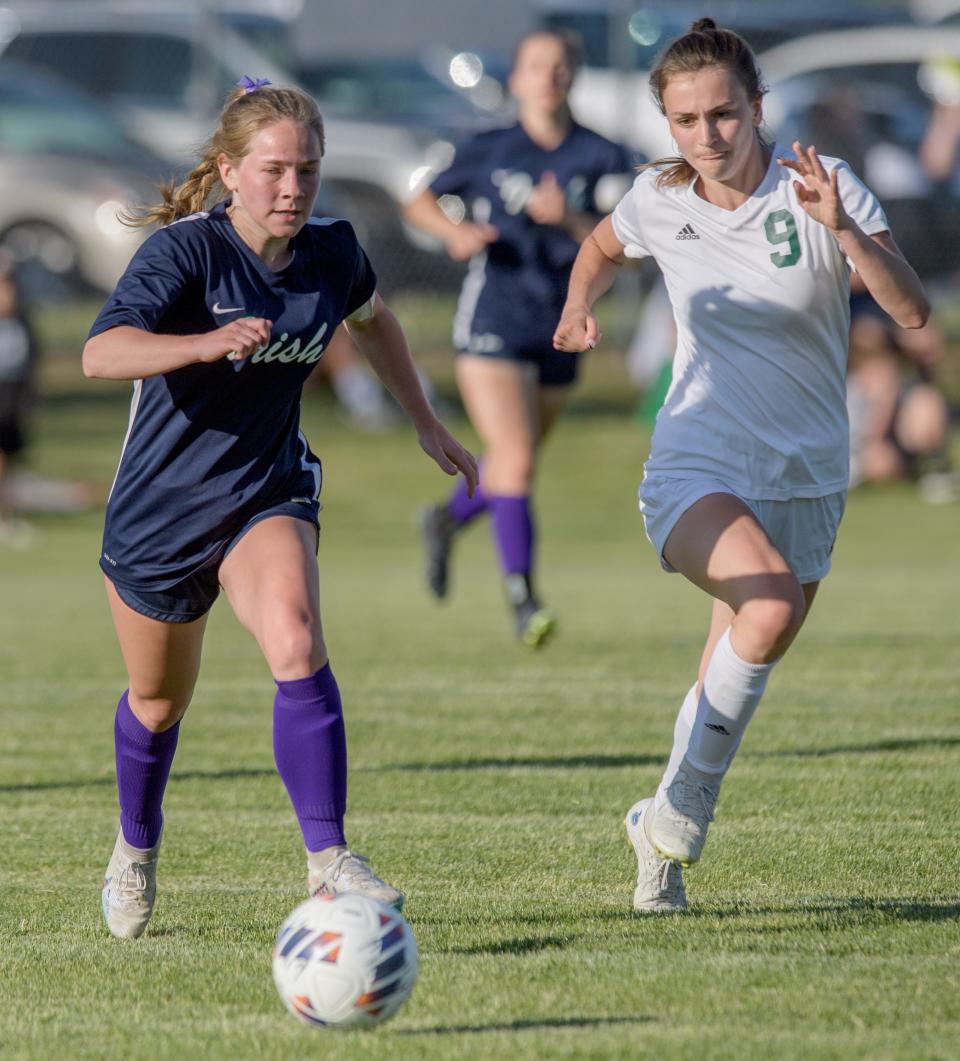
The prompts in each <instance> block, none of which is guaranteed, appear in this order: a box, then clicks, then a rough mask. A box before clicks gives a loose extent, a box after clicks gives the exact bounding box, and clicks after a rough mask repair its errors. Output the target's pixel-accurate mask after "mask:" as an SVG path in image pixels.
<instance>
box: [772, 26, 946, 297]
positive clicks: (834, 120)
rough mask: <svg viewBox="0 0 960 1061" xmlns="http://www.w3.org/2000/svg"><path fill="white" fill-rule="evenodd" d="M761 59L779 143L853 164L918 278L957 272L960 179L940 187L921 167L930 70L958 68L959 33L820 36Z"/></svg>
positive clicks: (887, 30) (895, 30)
mask: <svg viewBox="0 0 960 1061" xmlns="http://www.w3.org/2000/svg"><path fill="white" fill-rule="evenodd" d="M759 58H760V63H761V68H762V69H763V71H764V74H765V76H766V78H767V80H768V82H769V84H770V92H769V94H768V95H767V98H766V100H765V101H764V114H765V117H766V121H767V124H768V125H769V126H770V128H771V129H773V130H775V131H776V133H777V135H778V139H779V140H780V141H781V142H783V143H790V142H791V141H792V140H793V139H794V138H796V137H799V138H800V139H802V140H804V141H806V142H812V143H815V144H816V146H817V148H818V150H820V151H821V152H822V153H823V154H826V155H837V156H840V157H842V158H845V159H847V161H849V162H850V164H851V165H852V166H853V168H854V170H855V171H856V172H858V173H859V175H860V176H861V177H863V179H864V180H865V181H866V183H867V184H868V185H869V186H870V187H871V188H872V189H873V191H874V192H875V193H876V194H877V195H878V196H879V198H880V200H881V202H882V203H883V205H884V208H885V210H886V211H887V215H888V217H889V218H890V223H891V227H892V229H893V232H894V236H895V237H896V239H897V242H898V243H899V244H900V246H901V248H902V249H903V251H904V253H905V254H906V256H907V257H908V258H909V260H910V261H911V263H912V264H913V265H914V267H915V268H916V269H917V270H918V272H920V273H921V275H923V276H927V277H932V276H936V275H939V274H945V273H950V272H954V271H956V270H958V269H960V179H954V180H953V181H952V182H948V183H946V184H943V183H939V184H938V183H937V182H934V181H932V180H931V179H930V177H929V176H928V175H927V174H926V173H925V172H924V170H923V167H922V165H921V163H920V160H919V148H920V143H921V141H922V139H923V136H924V134H925V132H926V129H927V123H928V120H929V116H930V112H931V108H932V105H933V103H932V99H931V96H930V94H929V92H928V89H929V88H930V87H931V86H930V85H929V84H928V74H929V70H930V67H929V65H928V64H929V63H930V61H931V60H933V59H941V60H942V59H943V58H947V59H953V60H954V61H958V60H960V27H953V26H937V27H936V28H934V27H920V26H913V27H889V26H877V27H873V28H870V29H858V30H842V31H837V32H834V33H820V34H815V35H813V36H810V37H804V38H801V39H799V40H796V41H792V42H790V43H788V44H784V45H781V46H780V47H778V48H773V49H771V50H770V51H768V52H765V53H763V54H762V55H761V56H760V57H759Z"/></svg>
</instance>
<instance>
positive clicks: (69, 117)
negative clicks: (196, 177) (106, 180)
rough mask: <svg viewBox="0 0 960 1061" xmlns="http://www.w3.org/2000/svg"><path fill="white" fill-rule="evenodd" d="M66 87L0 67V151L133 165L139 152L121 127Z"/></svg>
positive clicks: (141, 153) (21, 70)
mask: <svg viewBox="0 0 960 1061" xmlns="http://www.w3.org/2000/svg"><path fill="white" fill-rule="evenodd" d="M65 88H66V86H63V85H59V84H57V83H51V84H49V85H48V84H47V83H46V81H45V80H40V79H36V78H34V77H31V76H30V71H29V70H28V68H26V67H15V66H13V65H12V64H10V63H9V62H7V61H6V59H4V61H3V64H2V65H0V150H2V151H3V152H5V153H7V154H23V153H27V152H40V153H44V154H51V153H52V154H60V155H84V156H88V157H89V156H91V155H92V156H95V157H97V158H105V159H121V160H129V161H138V160H141V159H142V158H143V157H144V149H143V148H142V147H141V146H140V145H139V144H136V143H134V141H132V140H131V139H130V138H129V137H128V136H127V134H126V132H125V130H124V129H123V127H122V126H121V125H120V124H119V123H117V122H115V121H113V120H112V119H111V118H110V116H109V115H108V114H105V113H102V112H101V111H100V109H99V108H98V107H96V106H94V105H92V104H91V105H88V104H86V102H85V101H84V100H82V98H79V97H78V98H77V99H73V98H71V96H70V93H69V92H67V93H65V92H64V91H63V90H64V89H65Z"/></svg>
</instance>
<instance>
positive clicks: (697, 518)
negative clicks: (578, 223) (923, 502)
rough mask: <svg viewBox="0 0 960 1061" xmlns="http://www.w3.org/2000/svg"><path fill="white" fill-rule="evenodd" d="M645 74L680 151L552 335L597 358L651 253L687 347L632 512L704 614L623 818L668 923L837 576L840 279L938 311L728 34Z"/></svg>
mask: <svg viewBox="0 0 960 1061" xmlns="http://www.w3.org/2000/svg"><path fill="white" fill-rule="evenodd" d="M650 83H651V87H652V89H653V93H654V96H655V98H656V100H657V103H658V104H659V106H660V109H661V111H662V112H663V114H664V115H665V116H666V118H667V121H668V122H669V125H670V132H671V134H672V135H673V138H674V140H675V142H676V144H677V146H678V149H679V154H680V156H681V157H679V158H674V159H664V160H661V161H660V162H658V163H654V164H653V165H652V166H651V167H647V168H645V170H644V172H642V173H641V174H640V176H639V177H638V178H637V179H636V181H635V183H634V186H633V188H632V189H631V191H630V192H629V193H628V194H627V195H626V196H625V197H624V199H623V200H622V201H621V202H620V204H619V205H618V206H617V208H616V209H615V210H614V212H613V214H612V215H611V216H610V217H608V218H606V219H605V220H603V221H601V223H600V224H599V225H598V226H597V228H596V229H595V231H594V232H593V234H592V235H591V236H590V238H589V239H587V240H586V241H585V242H584V244H583V247H582V248H581V250H580V254H579V256H578V258H577V262H576V264H575V265H574V268H573V275H572V277H571V280H570V291H569V296H568V299H567V304H566V306H565V308H564V311H563V316H562V319H561V320H560V323H559V325H558V327H557V333H556V339H555V341H556V345H557V347H558V349H561V350H583V349H585V348H588V347H591V346H593V345H594V344H595V343H596V342H597V340H598V338H599V332H598V330H597V322H596V319H595V317H594V316H593V314H592V312H591V307H592V305H593V303H594V301H595V299H596V298H597V297H599V295H600V294H601V293H602V292H603V291H604V290H606V288H607V287H608V286H609V284H610V283H611V282H612V278H613V276H614V274H615V273H616V270H617V267H618V265H619V264H620V263H621V262H623V261H624V260H625V259H627V258H642V257H647V256H652V257H653V258H654V259H655V260H656V262H657V264H658V265H659V266H660V268H661V269H662V271H663V274H664V278H665V281H666V285H667V290H668V292H669V294H670V300H671V302H672V304H673V310H674V316H675V318H676V324H677V333H678V341H677V351H676V356H675V358H674V365H673V382H672V385H671V387H670V390H669V392H668V393H667V396H666V399H665V401H664V405H663V408H662V409H661V411H660V413H659V415H658V417H657V421H656V425H655V427H654V432H653V440H652V442H651V448H650V457H649V459H648V461H647V463H646V467H645V473H644V480H643V484H642V486H641V488H640V508H641V511H642V513H643V519H644V524H645V526H646V530H647V534H648V536H649V538H650V541H651V542H652V543H653V545H654V547H655V549H656V550H657V554H658V555H659V557H660V560H661V563H662V564H663V566H664V568H665V569H666V570H668V571H679V572H680V573H681V574H682V575H684V576H685V577H686V578H687V579H689V580H690V581H691V582H692V583H693V584H694V585H696V586H698V587H699V588H700V589H703V590H705V591H706V593H707V594H708V595H709V596H710V597H711V598H712V607H713V612H712V619H711V624H710V631H709V634H708V636H707V642H706V645H705V647H704V650H703V654H702V657H701V661H700V670H699V675H698V680H697V681H696V682H695V683H694V684H693V686H692V687H691V689H690V690H689V692H688V693H687V695H686V698H685V699H684V701H683V705H682V707H681V709H680V714H679V717H678V719H677V723H676V728H675V731H674V745H673V751H672V753H671V756H670V761H669V763H668V764H667V769H666V773H665V774H664V776H663V779H662V781H661V783H660V787H659V788H658V790H657V792H656V795H655V797H654V798H653V799H642V800H639V801H638V802H637V803H636V804H634V806H633V807H631V809H630V810H629V811H628V813H627V831H628V835H629V837H630V840H631V842H632V843H633V846H634V849H635V851H636V854H637V860H638V876H637V887H636V891H635V893H634V906H635V908H636V909H637V910H638V911H642V912H644V911H654V912H663V911H671V910H677V909H681V908H682V907H684V906H685V905H686V898H685V894H684V886H683V880H682V875H681V869H680V867H681V865H684V866H686V865H690V864H692V863H694V862H696V861H697V859H698V858H699V857H700V852H701V850H702V848H703V843H704V840H705V838H706V833H707V828H708V826H709V823H710V821H711V820H712V818H713V810H714V805H715V803H716V800H717V795H718V793H719V790H720V784H721V781H722V779H723V777H724V775H725V773H726V771H727V770H728V769H729V767H730V764H731V762H732V760H733V757H734V755H735V754H736V751H737V749H738V747H739V746H740V741H741V740H742V738H743V734H744V730H745V729H746V726H747V724H748V723H749V721H750V718H751V717H752V715H753V712H754V711H755V709H756V707H757V705H758V703H759V702H760V698H761V697H762V695H763V692H764V689H765V687H766V684H767V680H768V678H769V676H770V672H771V671H772V669H773V667H774V665H775V664H776V662H777V661H778V660H779V659H780V657H781V656H782V655H783V653H784V652H785V651H786V650H787V648H788V647H789V645H790V644H791V642H792V641H793V639H794V638H795V637H796V635H797V633H798V631H799V629H800V627H801V625H802V623H803V621H804V619H805V618H806V616H807V614H808V613H809V610H810V606H811V605H812V603H813V599H814V596H815V594H816V591H817V587H818V585H819V583H820V580H821V579H822V578H823V577H824V576H825V575H826V574H827V572H828V571H829V569H830V553H831V551H832V549H833V543H834V539H835V537H836V533H837V528H838V525H839V522H840V517H841V515H842V513H843V507H844V501H845V497H846V487H847V475H848V441H849V433H848V427H847V418H846V404H845V398H844V375H845V369H846V360H847V343H848V336H849V326H850V311H849V289H850V282H849V270H850V267H851V266H852V267H853V268H855V269H856V270H857V272H858V273H859V274H860V277H861V279H862V281H863V283H864V285H865V286H866V288H867V290H869V291H870V293H871V294H872V295H873V297H874V298H875V299H876V301H877V302H878V303H879V305H880V306H882V307H883V309H884V310H885V311H886V312H887V313H889V314H890V316H891V317H893V319H894V320H896V321H897V323H899V324H901V325H902V326H903V327H906V328H919V327H921V326H922V325H923V324H924V323H925V321H926V319H927V315H928V313H929V306H928V304H927V300H926V297H925V295H924V292H923V288H922V287H921V285H920V282H919V280H918V279H917V276H916V274H915V273H914V271H913V270H912V269H911V268H910V266H909V265H908V264H907V262H906V261H905V260H904V258H903V256H902V255H901V253H900V251H899V249H898V248H897V245H896V243H894V241H893V238H892V236H891V235H890V231H889V225H888V224H887V219H886V217H885V216H884V213H883V210H882V209H881V207H880V205H879V203H878V202H877V200H876V199H875V198H874V196H873V195H872V194H871V193H870V191H869V190H868V189H867V188H866V187H864V185H863V184H862V183H861V182H860V181H859V180H858V179H857V178H856V177H855V176H854V175H853V173H852V172H851V171H850V168H849V166H847V164H846V163H845V162H842V161H841V160H839V159H835V158H824V157H821V156H819V155H818V154H817V152H816V148H815V147H812V146H811V147H804V146H802V145H801V144H799V143H795V144H794V145H793V150H792V151H789V150H786V149H784V148H782V147H780V146H779V145H776V144H769V143H767V142H766V141H765V140H764V139H763V138H762V137H761V136H760V133H759V127H760V124H761V122H762V118H763V114H762V101H763V93H764V86H763V82H762V79H761V77H760V72H759V70H758V69H757V65H756V60H755V59H754V56H753V54H752V53H751V51H750V49H749V47H748V46H747V45H746V43H745V42H744V41H743V40H742V39H741V38H740V37H738V36H737V35H736V34H734V33H731V32H729V31H727V30H722V29H718V28H717V26H716V24H715V23H714V22H713V21H712V20H711V19H701V20H700V21H699V22H696V23H694V25H693V27H692V30H691V32H690V33H688V34H687V35H685V36H683V37H681V38H679V39H678V40H677V41H675V42H674V43H673V44H672V45H671V46H670V47H669V48H668V49H667V51H666V52H665V53H664V56H663V57H662V59H661V60H660V62H659V63H658V64H657V66H656V67H655V69H654V71H653V73H652V74H651V79H650Z"/></svg>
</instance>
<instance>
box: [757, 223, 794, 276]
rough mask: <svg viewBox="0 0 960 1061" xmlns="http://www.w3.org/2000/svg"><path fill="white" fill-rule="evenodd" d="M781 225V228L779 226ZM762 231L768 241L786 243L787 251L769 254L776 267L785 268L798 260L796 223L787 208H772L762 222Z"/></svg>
mask: <svg viewBox="0 0 960 1061" xmlns="http://www.w3.org/2000/svg"><path fill="white" fill-rule="evenodd" d="M780 225H782V226H783V228H782V229H781V228H779V226H780ZM763 228H764V231H765V232H766V234H767V239H768V240H769V242H770V243H786V244H787V245H788V246H789V247H790V250H789V251H776V252H775V253H773V254H771V255H770V261H772V262H773V264H774V265H775V266H776V267H777V268H778V269H785V268H786V267H787V266H788V265H796V264H797V262H798V261H800V239H799V237H798V236H797V223H796V221H794V219H793V214H791V213H790V211H789V210H774V211H773V213H772V214H768V215H767V220H766V221H765V222H764V223H763Z"/></svg>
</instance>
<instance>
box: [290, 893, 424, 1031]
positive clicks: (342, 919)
mask: <svg viewBox="0 0 960 1061" xmlns="http://www.w3.org/2000/svg"><path fill="white" fill-rule="evenodd" d="M417 967H418V958H417V943H416V940H415V939H414V938H413V932H412V931H411V930H410V926H409V925H408V924H407V922H406V921H405V920H404V918H403V915H402V914H400V913H398V912H397V911H396V910H395V909H394V908H393V907H392V906H386V905H385V904H384V903H381V902H379V901H378V900H376V899H371V898H370V897H369V896H367V895H361V894H360V893H359V892H342V893H340V894H339V895H325V896H319V895H317V896H314V897H313V898H311V899H308V900H307V901H306V902H305V903H301V904H300V906H298V907H297V908H296V910H294V911H293V913H292V914H291V915H290V916H289V917H288V918H287V920H286V921H284V923H283V927H282V928H281V929H280V932H279V934H278V935H277V942H276V945H275V946H274V948H273V979H274V982H275V983H276V985H277V990H278V991H279V992H280V997H281V998H282V999H283V1001H284V1003H285V1004H286V1006H287V1009H289V1010H290V1012H291V1013H293V1014H294V1016H296V1017H299V1018H300V1019H301V1020H302V1021H304V1022H306V1023H307V1024H310V1025H312V1026H313V1027H317V1028H351V1027H353V1028H355V1027H372V1026H373V1025H374V1024H380V1023H381V1022H382V1021H385V1020H386V1019H387V1018H388V1017H392V1016H393V1015H394V1013H396V1012H397V1010H398V1009H399V1008H400V1007H401V1006H402V1005H403V1003H404V1002H406V1000H407V999H408V998H409V997H410V993H411V992H412V991H413V985H414V982H415V981H416V979H417Z"/></svg>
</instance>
